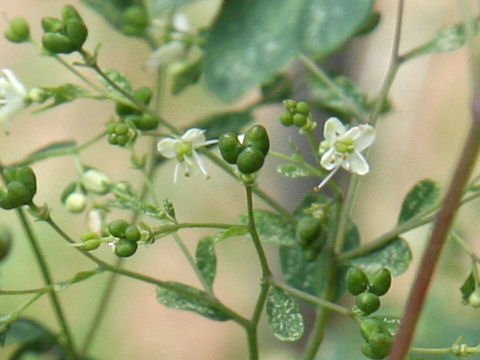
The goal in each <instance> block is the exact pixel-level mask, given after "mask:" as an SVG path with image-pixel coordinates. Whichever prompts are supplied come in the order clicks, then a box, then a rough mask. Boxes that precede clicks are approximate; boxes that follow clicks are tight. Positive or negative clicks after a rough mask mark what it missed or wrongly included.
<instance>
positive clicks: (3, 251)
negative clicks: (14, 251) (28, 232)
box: [0, 227, 12, 261]
mask: <svg viewBox="0 0 480 360" xmlns="http://www.w3.org/2000/svg"><path fill="white" fill-rule="evenodd" d="M11 246H12V233H11V232H10V231H8V229H6V228H4V227H0V261H2V260H3V259H5V258H6V257H7V255H8V254H9V253H10V248H11Z"/></svg>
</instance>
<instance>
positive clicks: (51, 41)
mask: <svg viewBox="0 0 480 360" xmlns="http://www.w3.org/2000/svg"><path fill="white" fill-rule="evenodd" d="M42 45H43V47H44V48H45V49H47V50H48V51H50V52H52V53H54V54H70V53H71V52H73V51H75V47H74V46H73V44H72V41H71V40H70V38H69V37H68V36H65V35H62V34H60V33H50V32H48V33H45V34H43V36H42Z"/></svg>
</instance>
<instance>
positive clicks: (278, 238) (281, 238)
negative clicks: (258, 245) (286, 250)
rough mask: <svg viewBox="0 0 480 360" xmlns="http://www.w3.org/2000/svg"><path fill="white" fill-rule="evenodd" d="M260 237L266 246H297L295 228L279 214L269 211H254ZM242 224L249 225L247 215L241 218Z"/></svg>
mask: <svg viewBox="0 0 480 360" xmlns="http://www.w3.org/2000/svg"><path fill="white" fill-rule="evenodd" d="M253 213H254V217H255V225H256V229H257V233H258V236H259V237H260V240H261V241H262V242H263V243H264V244H273V245H281V246H295V245H296V240H295V228H294V227H293V225H292V224H291V223H290V222H288V221H287V220H285V219H284V218H283V217H281V216H280V215H278V214H275V213H272V212H270V211H267V210H254V212H253ZM240 222H241V223H242V224H247V223H248V216H247V215H246V214H244V215H242V216H241V217H240Z"/></svg>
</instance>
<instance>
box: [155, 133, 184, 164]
mask: <svg viewBox="0 0 480 360" xmlns="http://www.w3.org/2000/svg"><path fill="white" fill-rule="evenodd" d="M179 144H180V140H178V139H172V138H164V139H162V140H160V141H159V142H158V145H157V150H158V152H159V153H160V154H161V155H162V156H164V157H166V158H168V159H173V158H175V157H177V151H176V148H177V146H178V145H179Z"/></svg>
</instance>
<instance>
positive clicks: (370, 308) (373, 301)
mask: <svg viewBox="0 0 480 360" xmlns="http://www.w3.org/2000/svg"><path fill="white" fill-rule="evenodd" d="M355 304H356V305H357V307H358V308H359V309H360V310H362V311H363V313H364V314H365V315H369V314H371V313H373V312H375V311H377V310H378V308H379V307H380V299H379V298H378V296H377V295H375V294H372V293H368V292H364V293H361V294H360V295H358V296H357V299H356V300H355Z"/></svg>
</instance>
